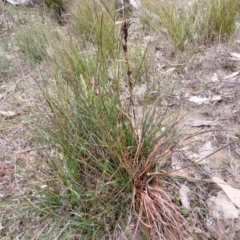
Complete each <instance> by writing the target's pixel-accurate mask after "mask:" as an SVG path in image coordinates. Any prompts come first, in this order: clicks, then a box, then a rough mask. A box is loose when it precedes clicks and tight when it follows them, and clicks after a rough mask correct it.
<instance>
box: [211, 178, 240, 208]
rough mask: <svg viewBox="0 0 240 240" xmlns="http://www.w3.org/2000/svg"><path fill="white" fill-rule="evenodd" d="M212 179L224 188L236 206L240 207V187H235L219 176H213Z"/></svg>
mask: <svg viewBox="0 0 240 240" xmlns="http://www.w3.org/2000/svg"><path fill="white" fill-rule="evenodd" d="M212 181H213V182H215V183H216V184H217V185H218V186H219V187H221V188H222V190H223V191H224V192H225V194H226V195H227V196H228V198H229V199H230V200H231V201H232V203H233V204H234V205H235V206H236V207H238V208H240V189H238V188H233V187H232V186H230V185H229V184H228V183H226V182H225V181H223V180H222V179H220V178H218V177H213V178H212Z"/></svg>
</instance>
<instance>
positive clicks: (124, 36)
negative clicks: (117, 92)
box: [120, 19, 140, 141]
mask: <svg viewBox="0 0 240 240" xmlns="http://www.w3.org/2000/svg"><path fill="white" fill-rule="evenodd" d="M129 27H130V21H129V20H126V19H125V20H124V21H123V23H122V26H121V34H120V35H121V38H122V48H123V51H124V60H125V63H126V67H127V80H128V89H129V95H130V96H129V97H130V105H131V111H132V116H133V119H132V124H133V126H134V129H135V130H136V134H137V138H138V141H139V140H140V137H139V133H138V129H137V123H136V121H137V119H136V111H135V108H134V96H133V78H132V71H131V68H130V63H129V60H128V29H129Z"/></svg>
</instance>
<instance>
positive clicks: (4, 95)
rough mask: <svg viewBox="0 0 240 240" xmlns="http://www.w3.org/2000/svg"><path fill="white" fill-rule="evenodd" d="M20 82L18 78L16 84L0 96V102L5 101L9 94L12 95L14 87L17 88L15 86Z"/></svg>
mask: <svg viewBox="0 0 240 240" xmlns="http://www.w3.org/2000/svg"><path fill="white" fill-rule="evenodd" d="M21 80H22V78H19V79H18V80H17V81H16V82H15V84H14V85H13V86H11V87H10V88H9V89H8V90H7V91H6V92H5V93H3V94H2V95H1V96H0V100H3V101H4V100H6V99H7V97H8V96H9V95H10V94H11V93H13V92H14V91H15V89H16V87H17V84H18V83H19V82H20V81H21Z"/></svg>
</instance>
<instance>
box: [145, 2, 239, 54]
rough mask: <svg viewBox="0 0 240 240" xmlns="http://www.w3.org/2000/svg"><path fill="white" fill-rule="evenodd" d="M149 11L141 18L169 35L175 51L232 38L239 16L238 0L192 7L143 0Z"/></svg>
mask: <svg viewBox="0 0 240 240" xmlns="http://www.w3.org/2000/svg"><path fill="white" fill-rule="evenodd" d="M143 4H144V6H145V7H146V8H147V9H148V10H149V12H148V13H147V16H146V15H145V16H144V15H143V17H142V19H143V22H145V24H147V25H148V26H150V27H152V28H153V29H155V30H157V31H160V32H162V33H166V34H167V37H168V39H169V40H171V42H172V44H173V46H174V47H175V50H180V51H183V50H184V49H185V48H186V47H187V45H189V44H190V45H198V44H203V43H207V44H210V43H213V42H222V41H227V40H229V39H230V37H231V35H232V33H233V32H234V30H235V23H236V17H237V15H238V14H239V1H237V0H204V1H201V2H199V1H195V2H193V3H192V4H185V5H184V4H183V3H181V4H179V2H177V1H174V0H173V1H151V2H149V1H143Z"/></svg>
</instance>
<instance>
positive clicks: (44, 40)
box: [16, 24, 49, 63]
mask: <svg viewBox="0 0 240 240" xmlns="http://www.w3.org/2000/svg"><path fill="white" fill-rule="evenodd" d="M16 39H17V42H18V45H19V47H20V50H21V51H22V52H23V53H25V54H26V55H27V56H28V57H29V58H30V59H31V60H32V62H34V63H39V62H41V61H42V60H43V59H44V58H46V55H47V54H46V51H47V47H48V45H49V38H48V35H47V33H46V30H45V29H44V28H43V27H42V25H41V24H36V25H35V26H32V27H30V26H28V27H25V28H24V29H20V30H19V32H18V34H17V38H16Z"/></svg>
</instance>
